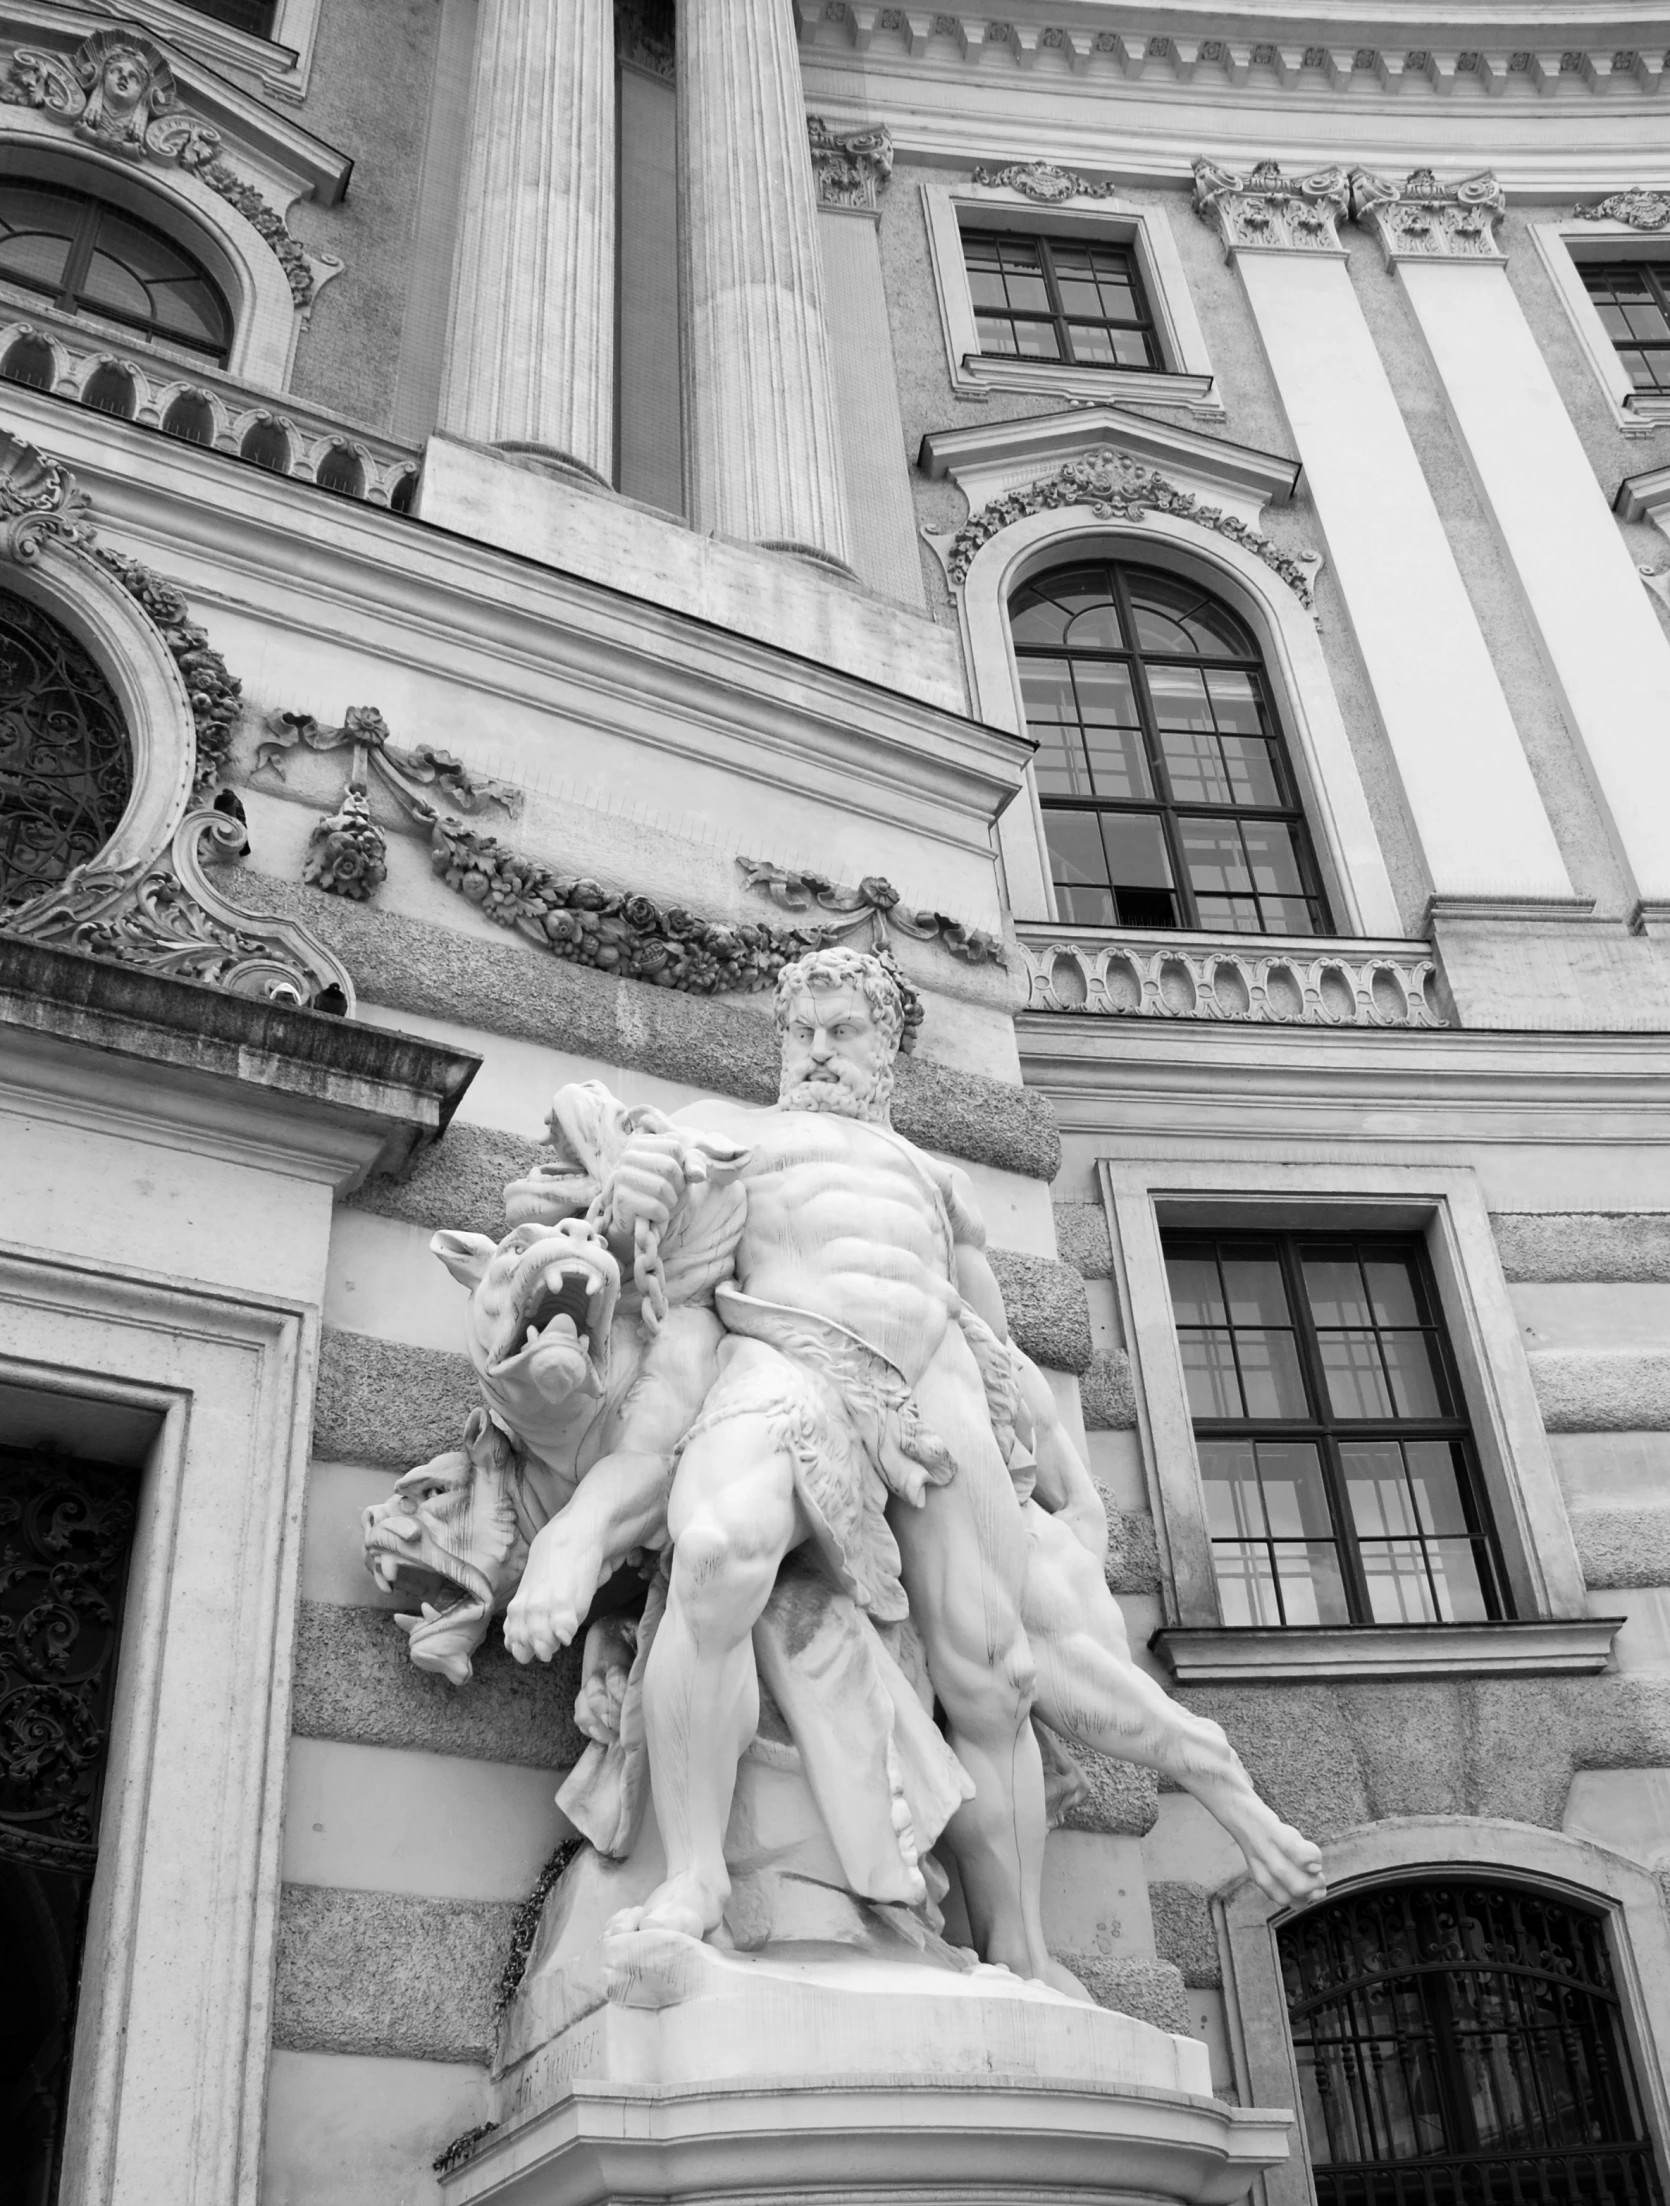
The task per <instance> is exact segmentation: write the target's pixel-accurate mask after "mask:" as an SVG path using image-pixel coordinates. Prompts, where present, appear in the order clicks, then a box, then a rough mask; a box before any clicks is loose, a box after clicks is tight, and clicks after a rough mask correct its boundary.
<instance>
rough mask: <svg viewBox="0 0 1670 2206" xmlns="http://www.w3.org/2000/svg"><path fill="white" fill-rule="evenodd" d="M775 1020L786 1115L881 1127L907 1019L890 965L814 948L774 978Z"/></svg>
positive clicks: (857, 953) (837, 950)
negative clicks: (827, 1115) (817, 1115)
mask: <svg viewBox="0 0 1670 2206" xmlns="http://www.w3.org/2000/svg"><path fill="white" fill-rule="evenodd" d="M776 1016H777V1032H778V1034H779V1036H780V1037H781V1042H782V1083H781V1086H780V1088H779V1091H778V1099H779V1101H780V1102H781V1103H783V1104H784V1106H785V1107H786V1108H787V1109H789V1110H791V1111H832V1112H834V1113H836V1114H837V1115H838V1116H840V1117H842V1118H863V1119H872V1120H880V1121H881V1122H883V1123H885V1122H886V1119H887V1114H888V1107H889V1105H890V1104H891V1102H892V1098H893V1082H894V1060H895V1059H896V1057H897V1056H898V1053H899V1048H900V1045H901V1043H902V1041H903V1039H904V1034H905V1028H906V1022H907V1017H908V1009H907V1005H906V1002H905V995H904V990H903V988H902V987H901V985H900V982H899V979H898V977H897V976H896V974H895V972H894V971H893V969H892V965H891V961H890V960H884V959H882V958H880V957H877V956H874V955H871V954H868V953H866V952H863V951H860V950H848V949H843V948H839V947H836V948H831V949H825V950H814V951H813V952H812V953H811V955H810V956H808V957H803V958H799V959H797V960H796V961H795V963H794V964H792V965H785V966H784V968H783V970H782V972H781V973H780V974H779V975H778V979H777V1003H776Z"/></svg>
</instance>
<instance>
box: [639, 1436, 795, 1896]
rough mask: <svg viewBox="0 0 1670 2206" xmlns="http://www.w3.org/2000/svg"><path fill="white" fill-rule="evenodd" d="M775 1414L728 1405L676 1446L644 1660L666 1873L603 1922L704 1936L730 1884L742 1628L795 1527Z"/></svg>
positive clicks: (750, 1717) (742, 1693) (790, 1480)
mask: <svg viewBox="0 0 1670 2206" xmlns="http://www.w3.org/2000/svg"><path fill="white" fill-rule="evenodd" d="M776 1429H777V1426H776V1420H775V1419H774V1418H772V1417H770V1416H767V1415H761V1414H747V1415H742V1416H738V1417H728V1418H725V1419H723V1420H722V1421H720V1422H717V1423H714V1424H711V1425H709V1426H707V1428H706V1429H705V1430H704V1431H702V1432H701V1433H699V1434H698V1435H697V1436H696V1438H695V1439H694V1440H692V1441H691V1443H690V1445H689V1446H688V1447H687V1448H686V1450H685V1452H684V1455H683V1458H682V1460H681V1461H680V1463H679V1467H678V1471H677V1474H676V1475H675V1477H674V1479H673V1490H672V1495H671V1498H670V1500H669V1502H668V1507H667V1526H668V1530H669V1532H670V1534H671V1536H672V1543H673V1561H672V1573H671V1579H670V1583H669V1586H668V1591H667V1611H666V1614H665V1616H664V1617H663V1618H662V1620H661V1625H660V1628H659V1630H658V1631H657V1632H656V1635H655V1643H654V1645H653V1646H652V1647H651V1649H650V1653H649V1659H648V1662H647V1663H646V1665H645V1669H644V1729H645V1734H646V1736H647V1739H648V1742H649V1766H650V1789H651V1792H652V1794H653V1796H654V1800H655V1814H656V1820H657V1821H658V1823H659V1824H660V1826H661V1836H662V1840H663V1842H664V1844H665V1846H666V1849H667V1877H666V1881H665V1882H664V1883H663V1884H661V1885H660V1886H659V1887H658V1888H657V1889H656V1890H655V1891H654V1892H652V1893H651V1894H650V1896H649V1898H648V1899H647V1900H646V1901H645V1902H644V1904H643V1906H642V1907H633V1908H628V1909H626V1910H625V1911H624V1912H623V1913H622V1914H620V1915H618V1916H617V1917H616V1918H615V1920H614V1922H613V1923H612V1924H611V1925H610V1929H611V1930H613V1931H627V1930H680V1931H684V1932H685V1933H687V1935H689V1936H690V1937H692V1938H703V1937H706V1935H707V1934H708V1932H709V1931H711V1930H713V1929H715V1928H716V1927H717V1925H718V1922H719V1918H720V1915H721V1914H722V1912H723V1910H724V1905H725V1901H726V1898H727V1897H728V1895H729V1892H730V1878H729V1876H728V1875H727V1873H726V1870H725V1827H726V1825H727V1824H728V1823H729V1821H730V1814H731V1795H732V1794H733V1792H734V1791H735V1789H736V1765H737V1762H738V1759H739V1758H740V1756H741V1754H742V1750H743V1748H744V1747H745V1746H747V1744H748V1742H749V1740H750V1739H752V1737H753V1736H754V1732H755V1730H756V1728H757V1727H758V1724H759V1719H760V1695H759V1680H758V1678H757V1676H756V1674H755V1670H754V1648H753V1640H752V1636H751V1635H752V1632H753V1629H754V1624H755V1622H756V1620H757V1618H758V1617H759V1614H760V1611H761V1610H762V1609H763V1608H764V1607H765V1604H766V1601H767V1600H768V1599H769V1597H770V1594H771V1589H772V1586H773V1585H774V1584H775V1582H776V1578H777V1567H778V1565H779V1564H780V1563H781V1561H782V1560H783V1557H784V1556H785V1555H786V1554H787V1553H788V1551H789V1549H790V1548H791V1547H794V1546H796V1545H797V1544H798V1543H799V1541H800V1540H802V1539H803V1538H804V1537H805V1536H806V1526H805V1524H804V1522H803V1520H802V1519H801V1515H800V1508H799V1504H798V1502H797V1501H796V1499H795V1492H794V1473H793V1468H792V1465H791V1464H790V1461H789V1458H788V1456H787V1454H786V1453H785V1452H784V1450H783V1449H782V1448H781V1447H780V1446H779V1445H778V1442H777V1438H776Z"/></svg>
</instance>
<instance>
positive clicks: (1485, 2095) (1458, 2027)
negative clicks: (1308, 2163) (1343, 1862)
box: [1279, 1878, 1661, 2206]
mask: <svg viewBox="0 0 1670 2206" xmlns="http://www.w3.org/2000/svg"><path fill="white" fill-rule="evenodd" d="M1279 1940H1280V1946H1281V1958H1282V1972H1283V1978H1284V1983H1285V1987H1286V1992H1287V2009H1288V2015H1289V2019H1290V2023H1291V2028H1292V2032H1293V2044H1294V2050H1295V2052H1296V2053H1297V2055H1298V2061H1299V2079H1300V2091H1301V2100H1302V2104H1303V2107H1304V2118H1305V2130H1306V2134H1307V2136H1308V2138H1309V2140H1310V2149H1311V2160H1312V2163H1313V2165H1314V2167H1315V2171H1316V2187H1317V2197H1318V2199H1319V2201H1320V2206H1497V2202H1500V2206H1544V2202H1548V2206H1555V2202H1558V2206H1567V2202H1572V2206H1576V2202H1579V2201H1582V2202H1586V2206H1587V2202H1593V2206H1657V2201H1658V2200H1659V2199H1660V2197H1661V2193H1660V2190H1659V2183H1658V2175H1657V2171H1656V2170H1655V2168H1654V2166H1653V2157H1652V2148H1651V2146H1650V2144H1649V2143H1648V2141H1647V2132H1646V2127H1645V2124H1644V2122H1643V2119H1642V2112H1641V2102H1640V2096H1639V2093H1638V2091H1637V2089H1636V2083H1635V2073H1634V2067H1633V2064H1632V2062H1631V2059H1630V2053H1629V2045H1628V2041H1627V2039H1626V2037H1625V2035H1624V2027H1623V2013H1622V2004H1621V2001H1620V1999H1619V1996H1618V1989H1617V1985H1616V1984H1615V1982H1614V1980H1613V1975H1612V1966H1611V1961H1610V1957H1609V1956H1608V1953H1607V1950H1606V1935H1605V1925H1604V1919H1603V1917H1602V1916H1601V1915H1600V1914H1599V1913H1598V1912H1595V1911H1592V1910H1590V1909H1588V1908H1583V1907H1579V1906H1575V1905H1573V1904H1572V1903H1571V1902H1570V1901H1567V1900H1561V1899H1555V1898H1553V1897H1552V1896H1550V1895H1548V1894H1544V1893H1539V1892H1534V1891H1530V1890H1527V1889H1525V1888H1523V1887H1518V1886H1513V1885H1507V1884H1492V1883H1487V1882H1482V1881H1475V1880H1474V1879H1472V1878H1466V1879H1462V1878H1456V1879H1453V1880H1451V1879H1446V1880H1444V1881H1442V1882H1433V1883H1422V1884H1395V1885H1389V1886H1385V1887H1383V1888H1381V1889H1379V1890H1376V1891H1368V1892H1354V1893H1351V1894H1350V1895H1348V1896H1347V1897H1345V1898H1342V1899H1339V1900H1335V1901H1333V1902H1331V1903H1329V1904H1328V1905H1326V1906H1323V1907H1319V1908H1313V1909H1312V1910H1311V1911H1310V1912H1309V1913H1308V1914H1305V1915H1301V1916H1300V1917H1299V1918H1298V1919H1297V1920H1296V1921H1294V1922H1291V1923H1287V1924H1285V1925H1284V1926H1283V1927H1282V1929H1281V1931H1280V1932H1279Z"/></svg>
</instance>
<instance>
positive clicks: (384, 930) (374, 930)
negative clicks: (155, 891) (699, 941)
mask: <svg viewBox="0 0 1670 2206" xmlns="http://www.w3.org/2000/svg"><path fill="white" fill-rule="evenodd" d="M227 887H228V892H229V893H230V892H231V891H232V890H233V889H234V888H235V889H237V890H238V891H239V893H240V901H246V902H247V903H248V904H249V905H250V907H251V908H252V909H253V908H256V907H257V906H259V907H260V908H261V909H264V910H271V911H275V912H280V913H283V914H286V915H289V916H293V917H295V918H299V919H303V920H305V921H306V923H307V925H308V926H309V927H310V928H311V929H312V930H313V932H314V933H315V934H316V935H317V936H318V937H319V939H320V940H321V941H322V942H324V943H326V944H327V945H328V946H329V947H330V948H331V949H332V950H334V951H335V952H336V954H337V956H338V957H340V958H341V959H342V960H343V962H344V964H346V965H347V967H348V969H349V971H350V972H351V973H352V974H353V976H354V985H355V987H356V988H357V989H358V991H359V993H360V995H361V996H362V997H363V998H364V999H365V1001H366V1002H367V1003H375V1004H381V1005H383V1006H385V1007H386V1008H387V1009H388V1010H391V1011H414V1012H419V1013H421V1014H423V1015H424V1016H425V1017H427V1018H435V1019H447V1020H451V1021H453V1022H455V1023H459V1024H467V1025H470V1026H475V1027H481V1028H485V1029H486V1031H487V1032H488V1033H490V1034H503V1035H506V1036H509V1037H513V1038H515V1039H519V1040H522V1041H528V1042H543V1043H545V1044H546V1045H547V1046H548V1047H549V1048H551V1049H559V1050H562V1051H564V1052H566V1053H567V1054H569V1055H571V1056H577V1057H593V1058H595V1059H596V1060H597V1061H598V1062H599V1063H600V1064H603V1065H630V1066H631V1067H633V1069H634V1070H636V1071H639V1072H648V1073H654V1074H655V1075H657V1076H658V1077H659V1078H661V1079H664V1080H677V1081H681V1082H683V1083H684V1084H685V1085H686V1086H691V1087H698V1088H708V1089H711V1090H713V1092H714V1093H716V1094H719V1095H730V1096H735V1097H737V1098H738V1099H739V1100H740V1101H742V1102H746V1103H770V1102H773V1101H775V1099H776V1095H777V1038H776V1032H775V1029H774V1028H773V1026H772V1022H771V1020H770V1018H769V1016H767V1015H766V1014H764V1013H762V1012H760V1011H750V1010H745V1009H743V1008H742V1007H740V1006H739V1005H737V1004H734V1003H727V1002H725V1001H723V1000H721V999H719V998H717V997H698V996H686V995H680V994H679V993H678V992H677V991H676V990H673V989H670V988H656V987H653V986H651V985H650V984H649V983H648V982H645V981H633V980H612V979H610V977H609V976H608V975H607V974H605V973H599V972H596V971H593V970H592V969H590V968H589V967H586V966H581V965H568V964H564V963H563V962H561V961H560V960H558V959H556V958H551V957H543V956H541V955H540V953H539V952H538V951H536V950H533V949H530V948H527V947H518V945H517V944H516V943H515V942H513V941H508V940H507V941H505V942H503V943H498V942H484V941H483V940H481V939H480V937H479V936H476V935H466V934H455V933H453V932H452V930H451V929H450V928H446V927H437V926H434V925H432V924H431V923H430V922H429V921H428V920H423V919H414V918H412V917H411V916H410V915H409V914H407V913H404V912H389V911H374V910H370V909H368V908H367V907H366V906H364V905H362V904H352V903H348V902H346V901H345V900H344V899H343V898H341V897H339V896H325V895H322V894H320V893H319V892H318V891H316V890H313V889H309V888H305V887H303V886H302V885H301V884H299V883H297V882H294V881H280V880H276V879H273V878H271V877H270V876H267V875H263V874H257V873H240V874H239V876H238V878H237V880H236V881H235V882H228V884H227ZM893 1121H894V1124H895V1125H896V1126H897V1127H898V1129H899V1131H900V1133H902V1134H907V1135H908V1136H909V1137H910V1139H911V1140H912V1141H916V1142H920V1143H921V1144H922V1146H923V1147H924V1148H925V1149H937V1150H941V1151H943V1152H945V1153H946V1154H947V1155H949V1156H955V1157H965V1158H967V1159H969V1160H970V1161H971V1162H973V1163H977V1164H989V1165H993V1166H995V1167H996V1168H997V1169H998V1170H1000V1171H1006V1172H1019V1173H1023V1174H1024V1175H1025V1176H1026V1177H1027V1178H1029V1179H1036V1180H1052V1179H1054V1177H1055V1175H1056V1173H1057V1171H1059V1169H1060V1166H1061V1136H1060V1134H1059V1132H1058V1131H1057V1129H1056V1123H1055V1114H1054V1112H1053V1111H1052V1110H1051V1109H1050V1106H1049V1104H1048V1102H1047V1101H1046V1100H1045V1098H1044V1097H1043V1096H1042V1095H1039V1094H1038V1093H1037V1092H1036V1091H1035V1090H1032V1089H1029V1088H1023V1087H1020V1086H1018V1085H1016V1084H1013V1083H1011V1082H1008V1081H1004V1080H993V1079H990V1078H989V1077H987V1076H986V1075H985V1074H983V1073H977V1072H961V1071H958V1070H957V1069H956V1068H955V1067H953V1066H950V1065H944V1064H940V1063H937V1062H936V1061H935V1060H934V1059H932V1058H927V1057H906V1058H903V1059H901V1061H900V1064H899V1084H898V1088H897V1090H896V1092H895V1095H894V1100H893Z"/></svg>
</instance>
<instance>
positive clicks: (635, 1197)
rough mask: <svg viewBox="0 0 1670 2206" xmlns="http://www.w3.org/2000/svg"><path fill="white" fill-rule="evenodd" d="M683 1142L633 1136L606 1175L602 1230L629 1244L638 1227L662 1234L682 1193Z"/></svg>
mask: <svg viewBox="0 0 1670 2206" xmlns="http://www.w3.org/2000/svg"><path fill="white" fill-rule="evenodd" d="M684 1188H685V1171H684V1143H683V1141H682V1140H681V1139H680V1137H679V1136H678V1135H677V1134H657V1133H639V1134H634V1135H633V1137H632V1139H631V1140H630V1141H629V1142H628V1143H627V1145H626V1147H625V1148H624V1149H623V1150H622V1151H621V1153H620V1158H619V1161H618V1162H617V1163H616V1165H615V1169H614V1171H613V1172H612V1173H611V1174H610V1175H609V1185H608V1189H607V1216H606V1218H605V1220H604V1227H605V1230H606V1232H607V1233H608V1235H609V1237H610V1239H611V1240H615V1239H617V1238H618V1239H620V1240H624V1241H631V1240H632V1238H633V1236H634V1233H635V1231H636V1229H637V1227H639V1226H640V1225H647V1226H649V1227H650V1228H651V1229H652V1231H654V1232H656V1233H664V1232H665V1231H666V1229H667V1226H668V1223H669V1221H670V1220H671V1218H672V1215H673V1212H674V1211H675V1210H676V1209H677V1207H678V1204H679V1200H680V1198H681V1197H682V1195H683V1193H684Z"/></svg>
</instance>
